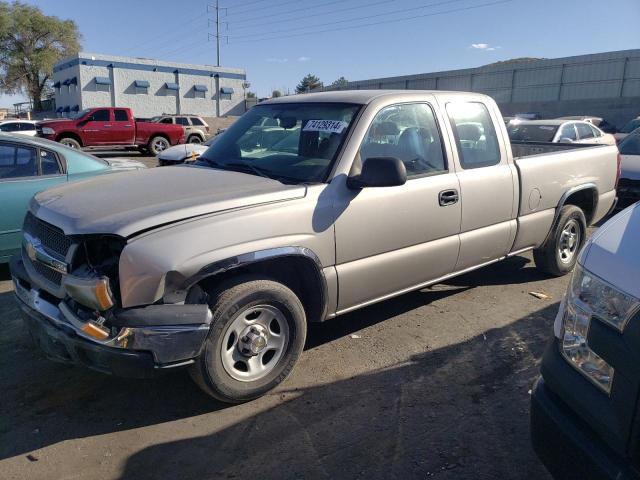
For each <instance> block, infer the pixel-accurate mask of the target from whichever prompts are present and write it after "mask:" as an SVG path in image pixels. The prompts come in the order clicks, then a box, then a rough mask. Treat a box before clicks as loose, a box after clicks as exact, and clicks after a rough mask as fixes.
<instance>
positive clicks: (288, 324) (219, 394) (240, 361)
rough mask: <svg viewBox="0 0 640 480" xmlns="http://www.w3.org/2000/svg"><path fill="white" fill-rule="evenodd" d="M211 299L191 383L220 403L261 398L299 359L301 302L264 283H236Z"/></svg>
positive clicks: (304, 327)
mask: <svg viewBox="0 0 640 480" xmlns="http://www.w3.org/2000/svg"><path fill="white" fill-rule="evenodd" d="M212 297H213V300H212V304H211V305H210V307H211V312H212V314H213V320H212V322H211V330H210V332H209V336H208V338H207V340H206V341H205V345H204V348H203V351H202V354H201V355H200V357H199V358H198V359H197V360H196V363H195V364H194V365H193V366H192V367H191V371H190V372H191V376H192V378H193V379H194V380H195V381H196V383H197V384H198V385H199V386H200V387H201V388H202V389H203V390H204V391H205V392H207V393H208V394H209V395H211V396H212V397H214V398H216V399H218V400H221V401H223V402H228V403H240V402H246V401H248V400H252V399H254V398H257V397H259V396H261V395H264V394H265V393H267V392H268V391H269V390H271V389H273V388H275V387H276V386H278V385H279V384H280V383H281V382H282V381H283V380H284V379H285V378H287V376H288V375H289V374H290V373H291V371H292V370H293V367H294V365H295V364H296V362H297V360H298V358H299V357H300V354H301V353H302V349H303V347H304V342H305V337H306V332H307V322H306V316H305V312H304V308H303V306H302V303H301V302H300V299H299V298H298V297H297V296H296V295H295V293H293V292H292V291H291V290H290V289H289V288H287V287H286V286H285V285H283V284H281V283H279V282H276V281H273V280H271V279H268V278H263V277H239V278H238V279H235V280H232V281H231V282H229V283H227V284H226V285H223V286H221V287H220V289H219V290H217V292H214V293H213V294H212Z"/></svg>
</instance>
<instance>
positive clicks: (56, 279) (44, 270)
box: [31, 262, 62, 286]
mask: <svg viewBox="0 0 640 480" xmlns="http://www.w3.org/2000/svg"><path fill="white" fill-rule="evenodd" d="M31 265H33V268H34V269H35V270H36V272H38V274H39V275H40V276H42V277H44V279H45V280H47V281H49V282H51V283H53V284H54V285H56V286H60V284H62V274H61V273H60V272H57V271H55V270H53V269H51V268H49V267H47V266H46V265H43V264H41V263H40V262H31Z"/></svg>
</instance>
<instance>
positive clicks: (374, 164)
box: [347, 157, 407, 189]
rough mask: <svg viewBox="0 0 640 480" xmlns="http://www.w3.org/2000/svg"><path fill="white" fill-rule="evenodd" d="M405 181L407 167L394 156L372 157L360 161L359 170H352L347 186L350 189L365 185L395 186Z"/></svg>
mask: <svg viewBox="0 0 640 480" xmlns="http://www.w3.org/2000/svg"><path fill="white" fill-rule="evenodd" d="M405 183H407V169H406V168H405V166H404V163H402V160H400V159H399V158H396V157H372V158H367V159H366V160H365V161H364V162H362V168H360V171H359V172H354V171H352V172H351V174H349V178H347V186H348V187H349V188H352V189H361V188H367V187H396V186H398V185H404V184H405Z"/></svg>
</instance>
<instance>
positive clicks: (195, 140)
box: [187, 135, 202, 145]
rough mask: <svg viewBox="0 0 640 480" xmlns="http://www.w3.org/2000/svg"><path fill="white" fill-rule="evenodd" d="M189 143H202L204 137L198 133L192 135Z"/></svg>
mask: <svg viewBox="0 0 640 480" xmlns="http://www.w3.org/2000/svg"><path fill="white" fill-rule="evenodd" d="M187 143H194V144H196V145H197V144H200V143H202V138H200V137H199V136H198V135H191V136H190V137H189V138H188V140H187Z"/></svg>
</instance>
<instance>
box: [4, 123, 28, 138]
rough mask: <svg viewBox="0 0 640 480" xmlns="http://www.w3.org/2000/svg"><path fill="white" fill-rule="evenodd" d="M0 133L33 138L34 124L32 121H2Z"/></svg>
mask: <svg viewBox="0 0 640 480" xmlns="http://www.w3.org/2000/svg"><path fill="white" fill-rule="evenodd" d="M0 132H3V133H17V134H20V135H27V136H29V137H35V136H36V122H35V121H33V120H2V121H0Z"/></svg>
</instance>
